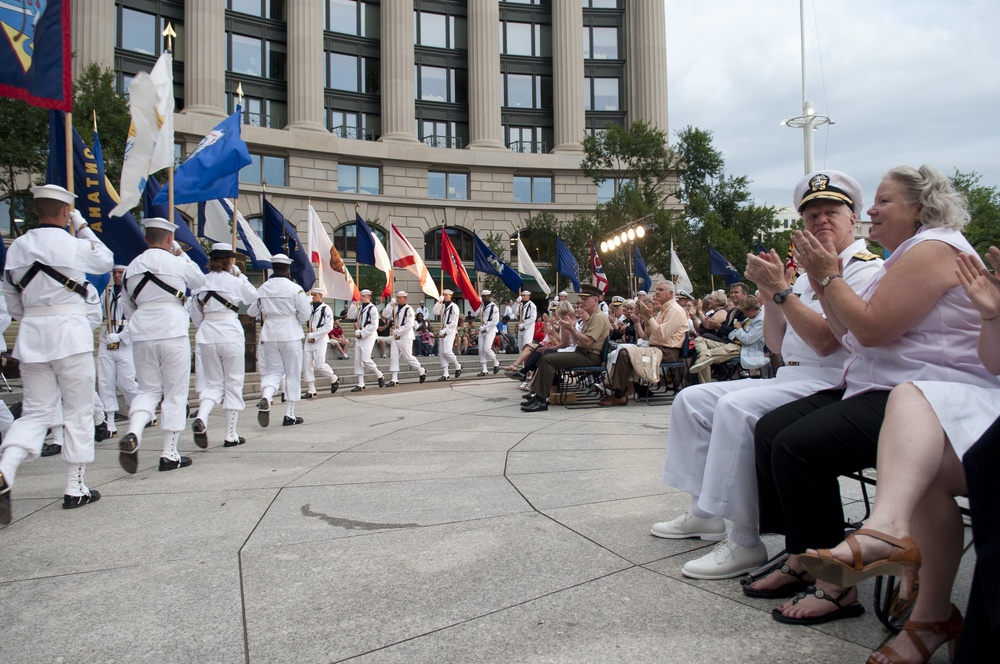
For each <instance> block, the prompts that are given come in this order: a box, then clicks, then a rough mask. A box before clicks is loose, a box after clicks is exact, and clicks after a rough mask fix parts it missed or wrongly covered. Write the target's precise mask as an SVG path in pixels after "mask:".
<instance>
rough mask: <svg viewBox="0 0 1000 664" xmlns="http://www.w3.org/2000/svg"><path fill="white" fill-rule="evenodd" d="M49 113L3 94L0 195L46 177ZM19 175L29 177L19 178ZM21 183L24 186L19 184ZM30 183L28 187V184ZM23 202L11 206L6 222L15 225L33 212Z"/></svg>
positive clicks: (19, 189)
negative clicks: (21, 218) (17, 220)
mask: <svg viewBox="0 0 1000 664" xmlns="http://www.w3.org/2000/svg"><path fill="white" fill-rule="evenodd" d="M48 123H49V114H48V111H46V110H45V109H42V108H36V107H34V106H31V105H29V104H27V103H25V102H23V101H20V100H18V99H10V98H8V97H0V197H2V196H6V195H8V194H11V195H13V194H17V193H18V192H21V193H24V192H25V191H26V190H27V188H28V186H30V185H32V184H35V183H37V182H41V180H42V179H43V178H44V176H45V164H46V158H47V156H48V142H49V124H48ZM19 176H26V177H25V178H24V179H22V180H19ZM19 185H20V186H19ZM24 185H27V186H24ZM27 207H28V208H29V210H22V209H21V206H20V205H19V204H16V205H9V206H7V210H8V217H9V218H8V219H7V220H5V223H4V225H5V226H7V228H15V225H14V219H15V218H16V217H18V216H21V215H23V214H25V213H26V212H29V211H31V210H30V208H31V206H30V205H29V206H27Z"/></svg>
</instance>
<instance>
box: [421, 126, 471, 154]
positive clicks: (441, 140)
mask: <svg viewBox="0 0 1000 664" xmlns="http://www.w3.org/2000/svg"><path fill="white" fill-rule="evenodd" d="M417 138H419V139H420V140H421V141H423V143H424V144H425V145H429V146H431V147H432V148H451V149H452V150H461V149H462V148H464V147H465V141H466V139H467V138H468V126H467V125H465V124H462V123H458V122H449V121H447V120H417Z"/></svg>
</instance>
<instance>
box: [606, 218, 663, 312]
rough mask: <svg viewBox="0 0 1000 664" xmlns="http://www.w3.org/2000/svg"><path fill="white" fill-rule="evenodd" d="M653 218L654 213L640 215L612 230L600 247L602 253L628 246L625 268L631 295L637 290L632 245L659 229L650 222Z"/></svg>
mask: <svg viewBox="0 0 1000 664" xmlns="http://www.w3.org/2000/svg"><path fill="white" fill-rule="evenodd" d="M652 218H653V215H651V214H647V215H646V216H645V217H640V218H639V219H636V220H635V221H632V222H629V223H627V224H625V225H624V226H619V227H618V228H616V229H615V230H613V231H612V232H611V237H609V238H608V239H606V240H601V244H600V247H601V253H602V254H607V253H610V252H613V251H614V250H615V249H618V248H620V247H621V246H622V245H625V246H626V247H627V250H626V251H625V257H624V258H625V269H627V270H628V292H629V295H630V296H631V295H632V294H633V293H634V292H635V274H634V272H635V268H634V264H633V261H634V258H633V256H632V247H634V246H635V243H636V241H638V240H641V239H642V238H644V237H646V235H647V234H648V233H652V232H654V231H657V230H659V226H657V225H656V224H654V223H649V222H650V220H651V219H652Z"/></svg>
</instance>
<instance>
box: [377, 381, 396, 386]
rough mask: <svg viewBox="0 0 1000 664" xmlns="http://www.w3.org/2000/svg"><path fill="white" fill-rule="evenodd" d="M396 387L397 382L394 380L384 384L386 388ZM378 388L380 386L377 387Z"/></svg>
mask: <svg viewBox="0 0 1000 664" xmlns="http://www.w3.org/2000/svg"><path fill="white" fill-rule="evenodd" d="M397 385H399V381H396V380H390V381H389V382H388V383H386V384H385V386H386V387H396V386H397ZM379 387H382V386H381V385H379Z"/></svg>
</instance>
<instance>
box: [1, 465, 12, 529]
mask: <svg viewBox="0 0 1000 664" xmlns="http://www.w3.org/2000/svg"><path fill="white" fill-rule="evenodd" d="M10 518H11V513H10V487H9V486H7V480H5V479H4V477H3V473H0V526H6V525H7V524H9V523H10Z"/></svg>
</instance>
